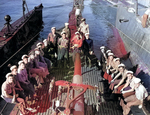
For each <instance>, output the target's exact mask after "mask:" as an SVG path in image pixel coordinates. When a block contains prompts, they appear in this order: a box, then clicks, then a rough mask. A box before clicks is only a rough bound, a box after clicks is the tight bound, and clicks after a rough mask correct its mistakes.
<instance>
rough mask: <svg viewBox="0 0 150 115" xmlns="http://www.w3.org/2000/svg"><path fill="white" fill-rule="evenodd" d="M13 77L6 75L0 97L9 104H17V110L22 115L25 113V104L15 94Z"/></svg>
mask: <svg viewBox="0 0 150 115" xmlns="http://www.w3.org/2000/svg"><path fill="white" fill-rule="evenodd" d="M13 81H14V76H13V75H12V74H11V73H8V74H6V81H5V82H4V83H3V84H2V89H1V90H2V95H1V97H2V98H3V99H4V100H5V101H6V102H9V103H15V102H17V103H19V109H20V111H21V113H22V114H26V112H25V109H24V107H25V102H24V99H22V98H19V97H18V94H16V92H15V84H14V82H13Z"/></svg>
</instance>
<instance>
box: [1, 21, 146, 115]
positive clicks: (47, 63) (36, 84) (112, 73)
mask: <svg viewBox="0 0 150 115" xmlns="http://www.w3.org/2000/svg"><path fill="white" fill-rule="evenodd" d="M100 51H101V58H100V60H98V59H97V58H96V61H95V65H96V66H97V68H98V69H101V70H102V76H103V79H104V80H105V81H108V85H109V89H110V90H111V91H112V93H113V94H121V95H122V96H120V105H121V106H122V109H123V114H124V115H127V114H128V113H129V111H130V107H131V106H133V105H139V107H141V106H142V103H143V100H144V99H145V98H146V97H147V96H148V93H147V91H146V89H145V87H144V86H143V85H142V84H141V83H140V82H141V80H140V79H139V78H136V77H135V76H134V73H133V71H130V70H127V69H126V67H125V65H124V64H123V63H121V60H120V58H117V57H116V56H115V55H114V54H113V52H112V51H111V50H110V49H108V48H107V47H105V46H101V47H100ZM69 52H72V59H73V61H74V60H75V54H76V53H77V52H79V53H83V55H84V57H85V59H84V60H85V65H86V66H87V63H88V64H89V67H91V64H93V63H92V62H91V60H92V58H93V56H95V55H94V49H93V40H92V39H90V38H89V25H88V24H86V19H85V18H82V19H81V23H80V25H79V27H78V29H77V31H76V32H75V33H71V31H70V29H69V23H65V28H64V29H63V30H62V32H61V35H60V34H59V33H57V32H56V28H55V27H52V28H51V33H49V34H48V37H47V39H44V40H43V42H39V43H37V45H36V48H35V49H33V50H32V51H30V52H29V54H28V55H26V54H25V55H23V56H22V57H21V59H22V60H21V61H19V62H18V67H17V65H13V66H11V67H10V73H8V74H6V81H5V82H4V83H3V84H2V95H1V96H2V98H3V99H5V100H6V101H7V102H15V101H16V102H19V104H20V106H19V107H20V110H21V112H22V114H26V111H25V110H26V109H28V110H31V111H34V109H32V108H29V107H28V106H27V104H26V101H27V100H28V99H30V98H34V97H36V92H35V89H37V88H41V87H42V85H43V84H44V83H45V82H47V81H48V79H47V77H48V76H49V74H50V68H51V66H52V65H54V66H55V64H56V66H58V67H59V66H60V65H61V64H62V61H63V63H64V62H66V63H65V64H68V62H69V61H70V60H69ZM95 57H96V56H95ZM58 63H59V64H58Z"/></svg>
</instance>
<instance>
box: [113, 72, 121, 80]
mask: <svg viewBox="0 0 150 115" xmlns="http://www.w3.org/2000/svg"><path fill="white" fill-rule="evenodd" d="M120 75H121V73H120V72H119V73H118V74H117V75H116V76H115V78H114V79H113V80H116V79H117V78H118V77H119V76H120Z"/></svg>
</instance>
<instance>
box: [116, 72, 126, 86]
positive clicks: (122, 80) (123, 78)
mask: <svg viewBox="0 0 150 115" xmlns="http://www.w3.org/2000/svg"><path fill="white" fill-rule="evenodd" d="M126 77H127V76H126V74H125V75H123V77H122V79H121V81H120V82H119V83H118V85H116V86H115V88H118V87H119V86H120V85H121V84H122V83H123V82H124V80H125V78H126Z"/></svg>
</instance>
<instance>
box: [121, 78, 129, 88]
mask: <svg viewBox="0 0 150 115" xmlns="http://www.w3.org/2000/svg"><path fill="white" fill-rule="evenodd" d="M129 84H130V83H129V79H127V82H126V84H125V85H124V86H123V88H122V90H123V89H124V88H126V87H127V86H128V85H129Z"/></svg>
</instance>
